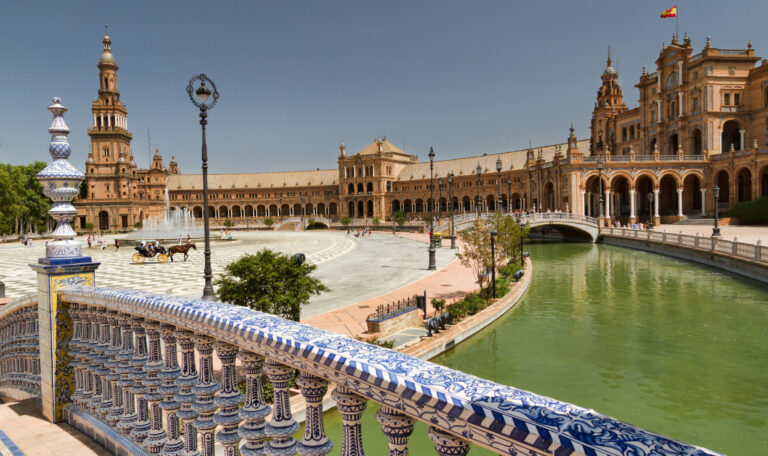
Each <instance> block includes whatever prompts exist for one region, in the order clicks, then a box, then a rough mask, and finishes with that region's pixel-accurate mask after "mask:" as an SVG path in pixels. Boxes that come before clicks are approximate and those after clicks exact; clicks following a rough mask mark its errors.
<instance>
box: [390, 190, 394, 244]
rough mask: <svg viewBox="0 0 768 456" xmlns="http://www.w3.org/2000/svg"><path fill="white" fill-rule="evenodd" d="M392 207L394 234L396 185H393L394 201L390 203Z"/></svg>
mask: <svg viewBox="0 0 768 456" xmlns="http://www.w3.org/2000/svg"><path fill="white" fill-rule="evenodd" d="M389 206H390V208H391V209H392V234H395V186H394V185H393V186H392V202H390V203H389Z"/></svg>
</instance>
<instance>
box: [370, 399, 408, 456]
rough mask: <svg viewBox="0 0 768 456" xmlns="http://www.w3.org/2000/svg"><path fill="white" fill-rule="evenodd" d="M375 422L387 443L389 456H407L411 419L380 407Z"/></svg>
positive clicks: (390, 409)
mask: <svg viewBox="0 0 768 456" xmlns="http://www.w3.org/2000/svg"><path fill="white" fill-rule="evenodd" d="M376 420H377V421H378V422H379V423H381V429H382V431H383V432H384V435H386V436H387V441H389V456H408V438H409V437H410V436H411V434H412V433H413V422H414V420H413V418H411V417H410V416H408V415H405V414H403V413H401V412H400V411H399V410H397V409H394V408H392V407H389V406H387V405H382V406H381V408H380V409H379V410H378V411H376Z"/></svg>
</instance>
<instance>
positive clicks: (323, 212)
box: [317, 203, 327, 215]
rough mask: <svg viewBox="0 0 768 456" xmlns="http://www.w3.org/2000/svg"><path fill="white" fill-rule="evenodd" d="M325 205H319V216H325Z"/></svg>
mask: <svg viewBox="0 0 768 456" xmlns="http://www.w3.org/2000/svg"><path fill="white" fill-rule="evenodd" d="M326 209H327V207H325V203H317V215H325V210H326Z"/></svg>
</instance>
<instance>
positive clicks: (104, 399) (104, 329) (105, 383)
mask: <svg viewBox="0 0 768 456" xmlns="http://www.w3.org/2000/svg"><path fill="white" fill-rule="evenodd" d="M97 315H98V319H99V324H100V325H101V329H100V331H99V335H100V337H99V343H98V344H97V345H96V347H95V350H96V363H97V364H98V368H97V370H96V372H97V373H98V374H99V378H100V379H101V401H99V403H98V404H97V406H93V405H92V406H91V415H93V416H98V417H101V419H102V420H103V419H104V416H105V414H106V410H109V408H110V407H112V384H111V383H110V382H109V379H108V378H107V376H108V375H109V374H110V372H109V368H108V367H107V361H109V354H108V353H107V351H108V350H109V346H110V344H111V343H112V331H111V330H110V327H109V315H108V314H107V311H106V310H105V309H100V311H99V312H97Z"/></svg>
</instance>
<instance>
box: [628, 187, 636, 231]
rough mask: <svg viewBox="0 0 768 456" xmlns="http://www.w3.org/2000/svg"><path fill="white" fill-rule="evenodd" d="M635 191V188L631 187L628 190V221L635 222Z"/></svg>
mask: <svg viewBox="0 0 768 456" xmlns="http://www.w3.org/2000/svg"><path fill="white" fill-rule="evenodd" d="M635 193H637V190H635V189H632V190H630V191H629V222H630V223H635V222H636V221H637V214H636V213H635V204H636V201H635Z"/></svg>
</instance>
